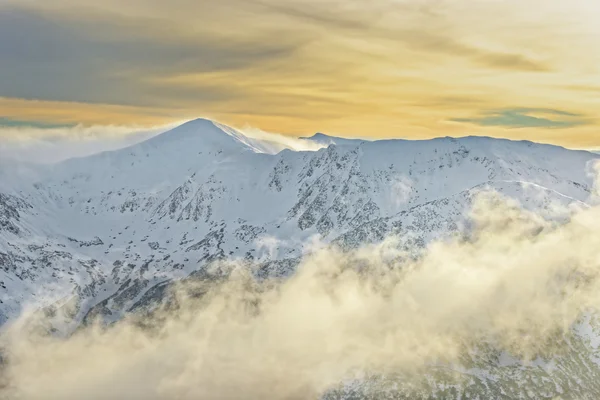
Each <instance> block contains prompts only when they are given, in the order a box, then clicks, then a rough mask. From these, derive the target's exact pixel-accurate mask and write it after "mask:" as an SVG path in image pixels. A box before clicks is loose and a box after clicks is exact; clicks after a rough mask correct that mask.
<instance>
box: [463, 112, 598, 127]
mask: <svg viewBox="0 0 600 400" xmlns="http://www.w3.org/2000/svg"><path fill="white" fill-rule="evenodd" d="M542 115H545V116H547V117H543V116H542ZM452 121H454V122H466V123H471V124H475V125H481V126H500V127H506V128H571V127H575V126H579V125H585V124H587V123H588V122H589V121H588V120H587V119H586V118H585V117H584V116H582V115H580V114H575V113H570V112H566V111H561V110H553V109H544V108H514V109H505V110H494V111H489V112H486V113H484V114H483V115H482V116H480V117H474V118H454V119H452Z"/></svg>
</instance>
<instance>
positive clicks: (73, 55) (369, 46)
mask: <svg viewBox="0 0 600 400" xmlns="http://www.w3.org/2000/svg"><path fill="white" fill-rule="evenodd" d="M598 21H600V1H598V0H568V1H567V0H371V1H367V0H360V1H358V0H343V1H342V0H219V1H214V0H170V1H164V0H128V1H122V0H103V1H97V0H94V1H90V0H0V125H4V126H11V127H15V126H36V127H38V128H39V127H44V126H48V127H55V126H61V125H72V124H83V125H122V126H128V125H135V126H157V125H161V124H167V123H172V122H174V121H180V120H184V119H190V118H195V117H209V118H214V119H217V120H219V121H221V122H224V123H228V124H231V125H233V126H238V127H244V126H252V127H256V128H260V129H262V130H266V131H272V132H278V133H284V134H290V135H310V134H312V133H314V132H317V131H319V132H326V133H329V134H338V135H342V136H359V137H367V138H374V137H401V138H428V137H435V136H463V135H487V136H497V137H507V138H512V139H528V140H534V141H542V142H550V143H556V144H560V145H564V146H567V147H577V148H598V147H600V118H599V116H598V114H599V111H600V23H599V22H598Z"/></svg>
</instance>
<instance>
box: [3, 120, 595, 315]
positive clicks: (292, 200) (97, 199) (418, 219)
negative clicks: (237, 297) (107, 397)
mask: <svg viewBox="0 0 600 400" xmlns="http://www.w3.org/2000/svg"><path fill="white" fill-rule="evenodd" d="M305 140H311V141H315V142H318V143H322V144H323V145H324V146H327V147H323V148H322V149H320V150H318V151H305V152H300V151H293V150H283V151H281V152H279V153H277V154H270V153H269V152H268V146H264V145H263V144H262V143H261V141H259V140H254V139H251V138H248V137H245V136H244V135H243V134H241V133H240V132H238V131H236V130H234V129H232V128H229V127H226V126H224V125H220V124H217V123H213V122H211V121H208V120H203V119H198V120H194V121H190V122H188V123H185V124H183V125H181V126H179V127H177V128H175V129H173V130H171V131H168V132H166V133H163V134H161V135H158V136H156V137H153V138H151V139H149V140H147V141H145V142H143V143H140V144H136V145H134V146H131V147H128V148H124V149H121V150H117V151H111V152H105V153H101V154H96V155H93V156H90V157H85V158H78V159H71V160H67V161H65V162H61V163H59V164H55V165H50V166H35V165H11V166H3V170H2V171H0V285H1V288H2V292H1V293H2V294H1V297H0V301H1V302H2V304H1V305H0V320H2V321H5V320H6V319H8V318H11V317H14V316H16V315H18V314H19V313H20V312H21V310H22V307H25V306H29V305H31V304H40V302H43V303H45V302H48V301H56V300H59V299H61V298H72V297H73V296H75V298H76V299H77V300H76V302H77V304H78V307H77V309H78V314H77V316H76V318H75V320H76V321H80V320H81V319H83V318H84V317H85V315H86V314H87V313H88V312H89V310H90V309H91V308H93V307H96V309H98V310H101V312H102V313H103V314H105V315H106V317H107V318H109V319H111V318H117V317H119V316H120V315H121V314H122V312H123V311H126V310H129V309H131V308H132V307H133V308H134V307H135V306H136V304H138V303H139V302H140V301H143V298H144V295H145V293H148V292H152V290H151V289H152V288H154V287H156V286H157V285H161V284H164V283H165V282H167V281H170V280H172V279H177V278H181V277H185V276H187V275H189V274H190V273H191V272H193V271H196V270H198V269H201V268H202V267H203V265H205V264H206V263H207V262H209V261H211V260H214V259H220V258H225V257H238V258H245V259H250V260H253V261H254V262H259V263H263V264H264V267H265V270H268V271H269V273H278V274H285V273H288V272H289V271H290V270H291V269H293V266H294V265H295V263H296V262H297V260H298V258H299V257H300V256H301V255H302V254H303V247H304V245H305V243H307V241H309V239H310V240H313V241H314V239H318V240H320V241H323V242H325V243H328V242H333V243H336V244H339V245H341V246H343V247H352V246H357V245H359V244H362V243H368V242H373V241H378V240H381V239H383V238H384V237H385V236H387V235H389V234H391V233H401V234H402V233H404V234H406V233H410V237H411V238H412V239H413V240H414V242H415V243H417V244H424V243H426V242H427V241H428V240H430V239H432V238H433V237H435V236H436V235H439V234H440V233H444V232H447V231H451V230H454V229H456V227H457V224H458V223H460V221H461V219H462V216H463V213H464V211H465V209H466V207H467V206H468V204H469V200H470V198H471V196H472V194H473V192H474V191H476V190H477V189H478V188H482V187H487V186H489V187H493V188H495V189H496V190H498V191H500V192H502V193H504V194H507V195H509V196H512V197H515V198H517V199H519V200H520V201H521V202H522V203H523V204H524V205H526V206H527V207H532V208H537V209H543V208H544V207H549V206H550V205H551V204H552V203H553V202H560V203H561V204H566V203H571V202H581V203H583V202H585V201H586V199H587V198H589V195H590V191H591V188H592V184H593V182H592V179H591V178H590V177H589V176H588V175H587V174H586V170H587V168H588V164H589V162H590V161H591V160H594V159H596V158H598V157H599V156H598V155H595V154H592V153H588V152H584V151H572V150H566V149H564V148H560V147H555V146H549V145H541V144H534V143H530V142H513V141H507V140H498V139H491V138H482V137H467V138H462V139H453V138H439V139H434V140H424V141H406V140H385V141H373V142H368V141H362V140H348V139H338V138H334V137H328V136H326V135H323V134H317V135H315V136H313V137H311V138H306V139H305ZM524 183H527V185H525V184H524Z"/></svg>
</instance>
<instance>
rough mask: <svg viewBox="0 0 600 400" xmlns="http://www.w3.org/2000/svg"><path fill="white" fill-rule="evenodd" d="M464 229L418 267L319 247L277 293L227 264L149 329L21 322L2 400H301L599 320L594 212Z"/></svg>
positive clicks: (488, 217)
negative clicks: (40, 326) (594, 316)
mask: <svg viewBox="0 0 600 400" xmlns="http://www.w3.org/2000/svg"><path fill="white" fill-rule="evenodd" d="M470 221H471V223H470V224H469V227H470V228H469V230H468V231H464V232H462V233H461V234H457V235H456V236H453V237H450V238H446V239H444V240H440V241H437V242H434V243H432V244H431V245H429V246H428V247H427V248H426V249H425V250H424V251H423V252H422V253H421V254H420V255H419V256H418V257H417V256H415V254H416V253H415V252H414V251H413V250H414V249H410V248H409V249H403V246H402V245H401V244H402V238H395V237H391V238H389V239H387V240H386V241H384V242H383V243H380V244H377V245H368V246H363V247H361V248H359V249H357V250H354V251H350V252H343V251H341V250H339V249H335V248H322V249H320V250H317V251H315V252H314V253H313V254H311V255H308V256H306V257H305V259H304V260H303V261H302V263H301V264H300V266H299V267H298V270H297V272H296V274H295V275H294V276H292V277H290V278H288V279H286V280H272V279H267V280H260V279H257V278H255V276H254V275H253V274H252V269H251V268H248V267H247V266H246V265H245V264H243V263H241V262H236V261H230V262H227V263H222V264H220V265H216V266H214V267H213V269H211V271H213V278H214V279H213V280H212V281H210V282H208V283H207V281H200V282H199V283H197V284H191V283H190V284H187V285H182V286H181V287H179V288H178V290H176V291H175V295H176V296H175V297H174V299H176V301H175V300H174V299H173V298H172V299H171V301H169V302H167V304H166V305H163V306H161V307H159V308H157V309H155V310H153V312H152V313H153V317H152V318H151V317H149V316H147V315H146V316H145V317H140V316H131V317H129V318H127V319H126V320H123V321H121V322H119V323H116V324H115V325H113V326H110V327H108V328H106V327H105V328H102V327H100V326H97V325H94V326H90V327H87V328H85V329H82V330H80V331H78V332H77V333H75V334H73V335H72V336H70V337H68V338H60V337H52V336H48V335H45V334H36V333H31V331H29V330H28V329H25V327H27V326H29V325H28V324H26V323H24V321H25V319H24V320H23V321H18V322H17V323H15V324H13V325H12V326H11V327H10V328H9V329H8V330H7V332H6V333H5V334H4V336H3V338H2V342H3V345H4V348H5V349H6V365H5V368H4V371H3V373H4V376H5V380H6V382H5V388H4V391H3V392H0V396H2V395H3V396H4V397H3V398H7V399H19V398H25V399H30V400H36V399H40V400H41V399H58V398H60V399H63V400H70V399H73V400H75V399H84V398H85V399H114V398H128V399H147V400H153V399H154V400H163V399H231V398H252V399H259V398H260V399H307V398H317V397H318V396H319V394H320V393H322V392H323V391H325V390H327V389H328V388H331V387H333V386H335V385H337V384H338V383H340V382H341V381H343V380H344V379H347V378H352V377H355V376H359V375H360V374H361V373H372V374H389V373H396V372H406V373H415V372H419V371H420V370H421V368H424V367H426V366H427V365H430V364H431V363H450V364H460V362H461V361H460V360H461V356H462V355H464V354H465V352H468V351H470V350H475V349H477V348H478V347H479V346H481V345H482V344H485V345H486V346H491V347H493V348H497V349H499V350H505V351H508V352H509V353H510V354H512V355H514V356H515V357H520V358H521V359H523V360H527V359H533V358H535V357H538V356H541V357H551V356H552V355H553V354H555V353H556V352H560V351H561V350H563V348H562V347H561V346H563V345H565V344H564V343H566V342H565V341H563V340H561V338H562V337H563V335H568V333H569V330H570V327H571V326H572V325H573V324H574V323H575V322H576V321H577V319H578V318H579V317H580V316H581V315H582V314H583V313H585V312H594V310H597V307H598V306H599V305H600V280H599V279H598V278H599V272H600V255H599V253H598V249H599V248H600V234H599V233H598V223H597V221H600V208H598V207H592V208H588V209H583V208H582V209H579V210H577V211H576V212H574V213H572V215H571V219H570V221H569V222H567V223H564V224H558V223H556V222H552V221H548V220H545V219H543V218H541V217H540V216H538V215H536V214H534V213H531V212H528V211H524V210H523V209H522V208H521V207H520V206H519V205H518V204H516V203H514V202H511V201H508V200H506V199H505V198H502V197H500V196H499V195H497V194H495V193H487V192H486V193H482V194H481V195H480V196H479V197H478V198H477V200H476V201H475V203H474V206H473V208H472V210H471V213H470ZM223 271H225V272H223ZM198 285H199V286H198ZM198 293H203V295H202V296H198ZM140 318H141V319H140ZM140 321H141V322H143V323H142V324H140ZM141 325H143V326H144V327H141ZM565 346H566V345H565Z"/></svg>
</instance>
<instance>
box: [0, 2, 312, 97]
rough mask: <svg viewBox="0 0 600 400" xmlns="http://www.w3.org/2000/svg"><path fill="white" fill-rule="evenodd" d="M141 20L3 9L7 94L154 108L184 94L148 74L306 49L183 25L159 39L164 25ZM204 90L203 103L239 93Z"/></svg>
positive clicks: (236, 63) (237, 63)
mask: <svg viewBox="0 0 600 400" xmlns="http://www.w3.org/2000/svg"><path fill="white" fill-rule="evenodd" d="M142 22H143V21H136V20H131V19H127V18H124V17H109V16H107V15H105V16H102V17H98V16H95V17H94V18H84V19H74V18H70V17H65V16H64V15H61V14H58V13H53V14H52V13H50V14H49V13H42V12H39V11H34V10H29V9H18V8H5V9H1V8H0V58H1V59H2V60H3V62H2V63H0V95H2V96H5V97H18V98H39V99H47V100H62V101H84V102H105V103H115V104H136V105H152V103H154V100H155V99H157V98H158V97H159V96H168V95H172V96H174V97H176V98H178V97H180V95H181V94H182V93H180V92H178V91H177V89H175V88H174V89H172V90H171V93H168V91H167V93H165V92H164V91H163V89H164V88H160V89H161V90H160V91H159V90H157V89H158V88H154V87H153V86H152V83H150V82H149V81H144V80H145V79H146V78H148V77H149V76H170V75H175V74H185V73H207V72H212V71H221V72H222V71H228V70H236V69H243V68H248V67H251V66H253V65H256V64H260V63H263V62H268V61H270V60H277V59H285V58H287V57H290V56H291V55H292V54H293V53H294V51H295V50H296V49H297V48H298V47H299V46H301V45H302V41H301V40H298V39H297V38H290V39H289V40H287V39H285V38H283V39H282V38H278V40H272V41H267V40H263V38H260V40H259V39H257V38H253V37H250V36H249V37H248V38H247V39H245V40H242V39H233V38H228V37H216V36H215V35H207V34H200V35H184V34H183V33H182V32H180V31H179V30H178V28H177V27H176V26H173V27H172V29H171V28H169V27H165V26H163V27H162V28H161V29H158V33H157V32H156V30H154V26H156V23H158V22H159V21H151V22H154V23H155V24H151V23H149V24H147V25H145V24H144V23H142ZM159 26H160V25H159ZM225 31H226V29H225ZM168 33H170V37H169V36H165V35H166V34H168ZM201 89H202V88H198V90H197V91H196V92H195V93H194V96H193V97H194V99H195V100H197V101H199V102H201V101H203V100H214V99H217V100H219V99H221V98H223V97H231V96H235V95H237V94H238V93H228V92H227V91H223V89H222V88H220V87H216V86H213V87H206V88H204V89H205V90H201ZM189 90H190V89H188V90H187V91H188V92H189ZM184 95H185V93H184ZM189 95H190V94H189V93H188V96H189ZM184 97H185V96H184ZM164 100H165V99H158V102H162V103H164V102H165V101H164Z"/></svg>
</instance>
